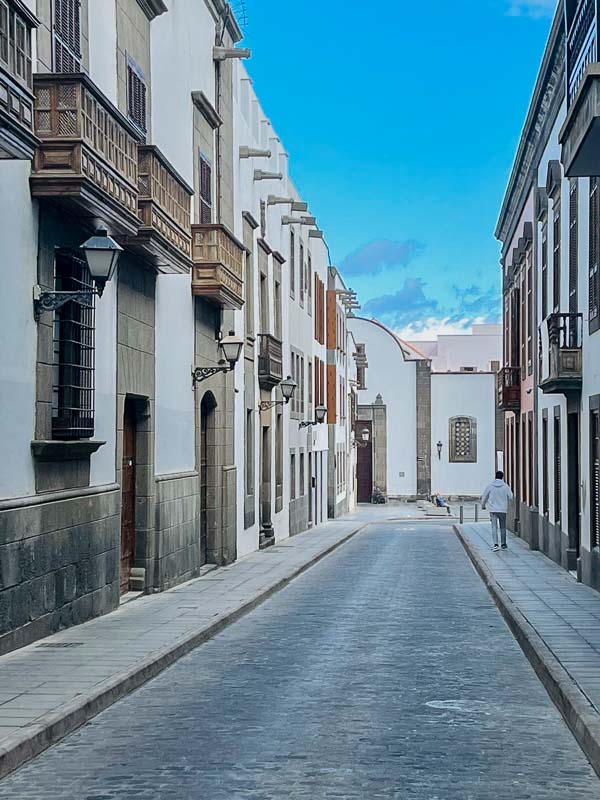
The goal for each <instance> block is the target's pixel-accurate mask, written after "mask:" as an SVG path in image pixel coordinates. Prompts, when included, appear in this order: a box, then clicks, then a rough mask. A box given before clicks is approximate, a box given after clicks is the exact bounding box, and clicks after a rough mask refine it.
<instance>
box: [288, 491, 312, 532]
mask: <svg viewBox="0 0 600 800" xmlns="http://www.w3.org/2000/svg"><path fill="white" fill-rule="evenodd" d="M307 528H308V495H307V494H306V495H304V497H298V498H297V499H296V500H291V501H290V536H294V535H295V534H297V533H302V531H305V530H306V529H307Z"/></svg>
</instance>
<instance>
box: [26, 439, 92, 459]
mask: <svg viewBox="0 0 600 800" xmlns="http://www.w3.org/2000/svg"><path fill="white" fill-rule="evenodd" d="M103 444H106V442H102V441H98V440H96V441H94V440H91V439H79V440H75V441H63V440H60V439H37V440H34V441H33V442H31V452H32V455H33V457H34V458H35V459H36V461H82V460H83V459H86V458H89V457H90V456H91V455H92V453H95V452H96V451H97V450H99V449H100V448H101V447H102V445H103Z"/></svg>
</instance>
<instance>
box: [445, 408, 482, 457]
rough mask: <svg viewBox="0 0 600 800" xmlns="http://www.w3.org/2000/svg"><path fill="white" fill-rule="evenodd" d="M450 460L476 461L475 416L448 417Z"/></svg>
mask: <svg viewBox="0 0 600 800" xmlns="http://www.w3.org/2000/svg"><path fill="white" fill-rule="evenodd" d="M449 428H450V461H451V462H454V463H459V464H474V463H475V462H476V461H477V420H476V419H475V417H451V418H450V425H449Z"/></svg>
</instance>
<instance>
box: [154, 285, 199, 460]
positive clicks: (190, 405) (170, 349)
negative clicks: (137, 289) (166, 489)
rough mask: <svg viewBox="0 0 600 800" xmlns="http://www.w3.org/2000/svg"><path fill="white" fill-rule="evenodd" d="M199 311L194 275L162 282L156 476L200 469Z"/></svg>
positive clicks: (158, 289)
mask: <svg viewBox="0 0 600 800" xmlns="http://www.w3.org/2000/svg"><path fill="white" fill-rule="evenodd" d="M193 361H194V310H193V299H192V296H191V294H190V277H189V275H159V276H158V278H157V282H156V410H155V419H156V443H155V463H156V474H157V475H164V474H167V473H174V472H186V471H188V470H193V469H194V468H195V454H194V448H195V434H194V393H193V392H192V390H191V385H192V383H191V382H192V379H191V367H192V364H193Z"/></svg>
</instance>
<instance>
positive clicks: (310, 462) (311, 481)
mask: <svg viewBox="0 0 600 800" xmlns="http://www.w3.org/2000/svg"><path fill="white" fill-rule="evenodd" d="M314 486H315V478H314V475H313V454H312V453H309V454H308V527H309V528H312V525H313V508H314V495H313V492H314V490H315V489H314Z"/></svg>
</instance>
